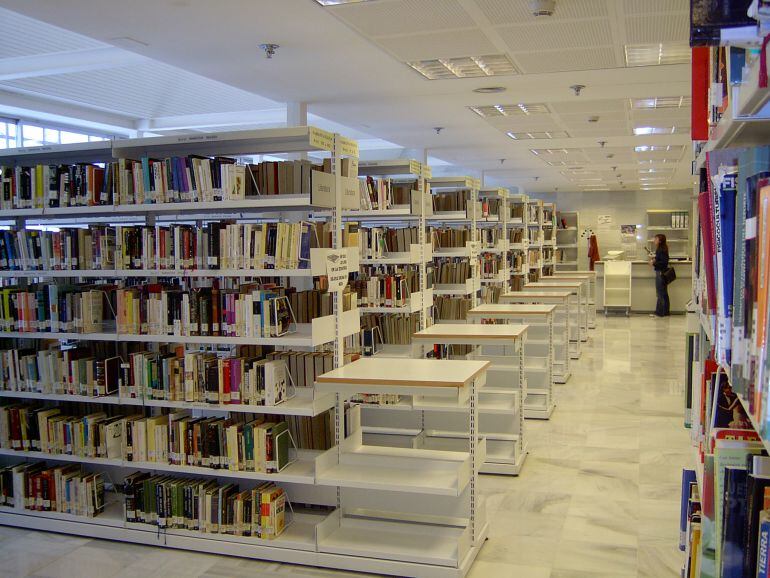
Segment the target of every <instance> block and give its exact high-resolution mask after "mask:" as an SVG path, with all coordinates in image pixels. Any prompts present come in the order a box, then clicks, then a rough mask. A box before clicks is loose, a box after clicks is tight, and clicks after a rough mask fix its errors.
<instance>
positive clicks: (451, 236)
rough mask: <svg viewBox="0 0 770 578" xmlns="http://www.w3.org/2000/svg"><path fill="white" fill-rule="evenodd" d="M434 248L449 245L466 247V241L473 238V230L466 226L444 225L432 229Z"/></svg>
mask: <svg viewBox="0 0 770 578" xmlns="http://www.w3.org/2000/svg"><path fill="white" fill-rule="evenodd" d="M431 239H432V241H433V249H434V250H436V249H441V248H449V247H465V245H466V243H468V242H470V241H472V240H473V237H472V232H471V230H470V229H467V228H465V227H461V228H453V227H442V228H435V229H433V230H432V231H431Z"/></svg>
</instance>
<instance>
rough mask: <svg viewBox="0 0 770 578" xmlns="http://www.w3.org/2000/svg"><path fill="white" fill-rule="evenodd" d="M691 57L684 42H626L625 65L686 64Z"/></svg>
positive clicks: (688, 47)
mask: <svg viewBox="0 0 770 578" xmlns="http://www.w3.org/2000/svg"><path fill="white" fill-rule="evenodd" d="M691 57H692V51H691V49H690V46H689V45H688V44H687V43H685V42H682V43H670V44H626V66H655V65H658V64H687V63H689V62H690V59H691Z"/></svg>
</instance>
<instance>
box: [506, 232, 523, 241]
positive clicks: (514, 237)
mask: <svg viewBox="0 0 770 578" xmlns="http://www.w3.org/2000/svg"><path fill="white" fill-rule="evenodd" d="M508 240H509V241H510V242H511V243H521V242H523V241H524V229H510V230H509V231H508Z"/></svg>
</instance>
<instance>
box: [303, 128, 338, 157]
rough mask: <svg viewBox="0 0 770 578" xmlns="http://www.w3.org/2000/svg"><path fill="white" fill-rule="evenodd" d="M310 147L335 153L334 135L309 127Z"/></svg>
mask: <svg viewBox="0 0 770 578" xmlns="http://www.w3.org/2000/svg"><path fill="white" fill-rule="evenodd" d="M308 131H309V133H310V134H309V139H310V146H312V147H315V148H318V149H321V150H325V151H329V152H334V134H333V133H330V132H328V131H325V130H321V129H320V128H317V127H314V126H311V127H308Z"/></svg>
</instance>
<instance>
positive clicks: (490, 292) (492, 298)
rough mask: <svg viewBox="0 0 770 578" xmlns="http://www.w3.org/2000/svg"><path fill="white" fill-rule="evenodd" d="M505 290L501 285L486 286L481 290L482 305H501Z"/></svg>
mask: <svg viewBox="0 0 770 578" xmlns="http://www.w3.org/2000/svg"><path fill="white" fill-rule="evenodd" d="M502 293H503V288H502V287H501V286H499V285H484V286H483V287H482V288H481V302H482V303H499V302H500V295H502Z"/></svg>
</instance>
